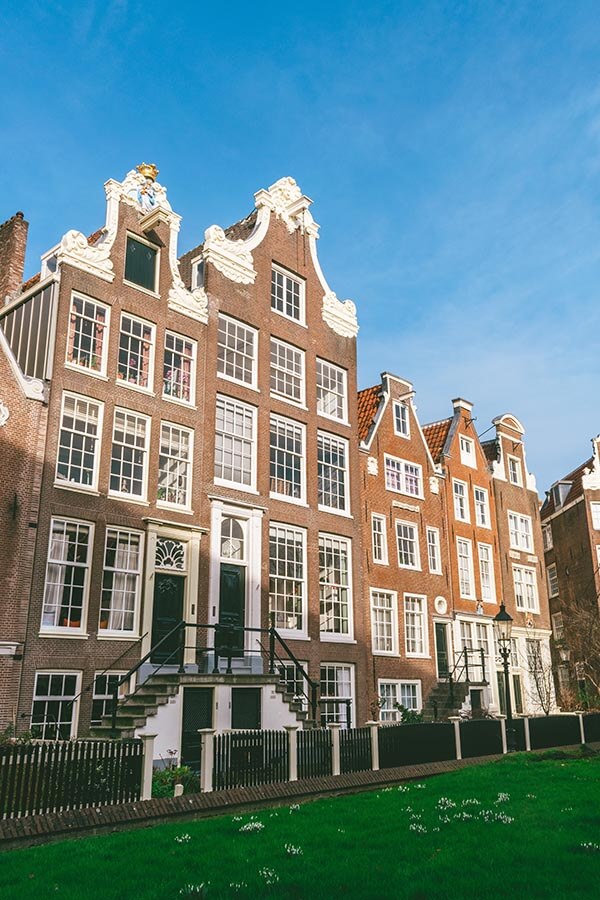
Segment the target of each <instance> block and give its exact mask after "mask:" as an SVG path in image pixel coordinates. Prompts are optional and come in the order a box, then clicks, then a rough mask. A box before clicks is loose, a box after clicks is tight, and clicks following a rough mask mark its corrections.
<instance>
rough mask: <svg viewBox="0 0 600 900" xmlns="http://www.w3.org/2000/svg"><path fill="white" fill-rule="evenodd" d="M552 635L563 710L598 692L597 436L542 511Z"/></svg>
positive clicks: (599, 550)
mask: <svg viewBox="0 0 600 900" xmlns="http://www.w3.org/2000/svg"><path fill="white" fill-rule="evenodd" d="M541 515H542V529H543V538H544V550H545V561H546V573H547V580H548V592H549V595H550V612H551V616H552V630H553V635H554V666H555V672H556V676H557V683H558V689H559V693H560V699H561V702H562V703H563V705H564V706H567V707H573V706H580V705H581V704H585V703H587V702H589V701H591V700H592V699H594V701H595V702H597V695H598V693H600V691H599V687H600V436H599V437H596V438H594V439H593V440H592V455H591V457H590V458H589V459H587V460H586V461H585V462H583V463H582V464H581V465H579V466H577V468H576V469H574V470H573V471H572V472H569V474H568V475H565V476H564V477H563V478H561V479H560V480H558V481H556V482H555V483H554V484H553V485H552V487H551V488H550V490H549V491H548V493H547V495H546V498H545V500H544V504H543V506H542V512H541Z"/></svg>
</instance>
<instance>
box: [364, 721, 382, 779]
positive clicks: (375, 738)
mask: <svg viewBox="0 0 600 900" xmlns="http://www.w3.org/2000/svg"><path fill="white" fill-rule="evenodd" d="M367 725H368V727H369V729H370V731H371V769H372V770H373V772H379V723H378V722H373V721H371V722H367Z"/></svg>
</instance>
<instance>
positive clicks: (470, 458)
mask: <svg viewBox="0 0 600 900" xmlns="http://www.w3.org/2000/svg"><path fill="white" fill-rule="evenodd" d="M458 444H459V448H460V461H461V463H462V464H463V466H468V467H469V468H470V469H476V468H477V457H476V455H475V441H474V440H473V438H470V437H467V436H466V435H465V434H461V435H459V438H458Z"/></svg>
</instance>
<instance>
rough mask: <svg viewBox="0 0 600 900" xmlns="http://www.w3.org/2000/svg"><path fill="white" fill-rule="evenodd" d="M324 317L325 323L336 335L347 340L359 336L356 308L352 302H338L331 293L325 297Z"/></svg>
mask: <svg viewBox="0 0 600 900" xmlns="http://www.w3.org/2000/svg"><path fill="white" fill-rule="evenodd" d="M322 315H323V321H324V322H326V323H327V324H328V325H329V327H330V328H331V329H332V330H333V331H335V332H336V334H339V335H341V336H342V337H346V338H355V337H356V335H357V334H358V321H357V319H356V306H355V305H354V303H353V302H352V300H345V301H342V300H338V298H337V297H336V295H335V294H334V292H333V291H329V292H328V293H326V294H325V296H324V297H323V307H322Z"/></svg>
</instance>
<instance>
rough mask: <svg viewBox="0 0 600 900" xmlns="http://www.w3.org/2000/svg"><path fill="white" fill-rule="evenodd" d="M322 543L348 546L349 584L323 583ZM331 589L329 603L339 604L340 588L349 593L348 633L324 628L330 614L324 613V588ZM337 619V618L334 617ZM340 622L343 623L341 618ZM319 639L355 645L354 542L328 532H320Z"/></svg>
mask: <svg viewBox="0 0 600 900" xmlns="http://www.w3.org/2000/svg"><path fill="white" fill-rule="evenodd" d="M321 541H323V542H327V541H329V542H332V541H337V542H339V544H340V545H342V544H345V545H346V559H347V567H348V584H347V585H338V584H337V583H335V582H328V581H321V561H320V554H321ZM328 586H329V587H330V588H331V592H330V600H329V603H330V604H331V603H338V602H339V601H338V600H336V599H335V595H336V594H337V592H338V591H339V589H340V587H341V588H345V589H346V592H347V607H348V619H347V631H329V630H325V629H324V628H323V627H322V626H323V623H324V620H325V619H326V618H327V616H328V614H327V613H324V612H323V605H324V603H326V601H325V599H324V596H323V590H322V589H323V588H324V587H328ZM334 618H335V617H334ZM340 621H343V620H342V619H341V617H340ZM319 637H320V640H321V641H339V642H346V643H348V642H352V643H354V610H353V591H352V540H351V539H350V538H347V537H344V536H342V535H339V534H331V533H328V532H323V531H320V532H319Z"/></svg>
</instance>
